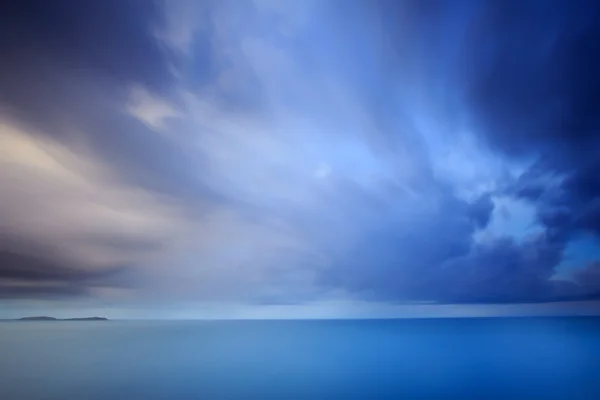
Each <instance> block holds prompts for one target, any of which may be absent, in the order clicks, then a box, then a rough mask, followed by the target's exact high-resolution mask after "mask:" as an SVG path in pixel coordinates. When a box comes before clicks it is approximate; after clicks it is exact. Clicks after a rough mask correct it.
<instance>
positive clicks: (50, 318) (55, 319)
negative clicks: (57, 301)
mask: <svg viewBox="0 0 600 400" xmlns="http://www.w3.org/2000/svg"><path fill="white" fill-rule="evenodd" d="M18 321H108V318H103V317H86V318H54V317H45V316H40V317H23V318H19V319H18Z"/></svg>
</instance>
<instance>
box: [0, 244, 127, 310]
mask: <svg viewBox="0 0 600 400" xmlns="http://www.w3.org/2000/svg"><path fill="white" fill-rule="evenodd" d="M45 256H46V258H41V257H39V256H32V255H28V254H19V253H17V252H15V251H10V250H2V251H0V297H2V298H11V297H17V298H18V297H27V298H46V297H69V296H83V295H86V294H87V293H88V291H89V289H90V288H92V287H97V286H109V287H110V286H113V285H115V284H116V281H115V280H113V278H114V277H115V276H116V275H118V274H121V273H123V271H124V270H125V268H123V267H110V268H106V267H105V268H101V269H90V268H81V266H79V265H68V263H66V262H63V264H62V265H61V264H59V261H57V259H55V258H53V257H48V252H46V254H45ZM120 285H122V283H119V284H118V286H120Z"/></svg>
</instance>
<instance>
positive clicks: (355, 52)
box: [0, 0, 600, 307]
mask: <svg viewBox="0 0 600 400" xmlns="http://www.w3.org/2000/svg"><path fill="white" fill-rule="evenodd" d="M342 3H343V4H342ZM599 22H600V7H599V6H597V5H596V4H594V3H593V2H588V1H574V2H571V3H569V4H566V3H564V4H563V3H559V2H553V3H549V4H546V3H543V2H542V3H540V2H535V1H526V2H521V3H519V4H516V3H514V2H495V1H457V2H454V1H452V2H450V1H441V0H439V1H437V0H431V1H424V2H423V1H420V2H417V1H398V2H392V1H378V2H366V1H365V2H363V1H350V2H339V1H335V0H334V1H325V2H318V1H303V2H298V3H293V4H292V3H291V2H277V1H264V0H254V1H244V2H237V1H223V2H212V1H205V2H200V1H198V2H194V1H184V0H177V1H175V0H174V1H165V2H152V1H133V0H127V1H116V0H115V1H103V2H92V3H89V4H88V3H86V2H80V1H70V0H58V1H54V2H45V1H41V0H40V1H36V0H29V1H21V2H10V4H9V3H7V4H5V5H3V6H1V8H0V53H1V54H2V68H1V69H0V185H1V186H2V194H1V196H0V244H1V248H0V250H1V251H2V253H1V255H0V297H2V298H3V299H4V300H11V299H12V300H23V301H25V300H27V299H31V300H34V299H58V298H61V299H63V298H69V299H70V300H69V301H75V302H76V301H78V300H81V301H99V302H110V303H111V304H112V305H113V306H115V304H118V303H119V301H122V302H123V303H122V305H123V307H125V306H126V305H132V304H134V305H136V307H143V306H144V304H146V305H147V306H148V307H151V306H150V304H155V302H163V303H164V304H171V305H174V304H179V303H180V302H185V304H188V305H189V304H192V306H191V307H198V305H200V304H208V303H210V302H227V303H233V304H248V305H285V304H296V305H297V304H312V303H314V302H320V301H341V300H344V301H350V302H352V301H366V302H371V303H376V304H409V303H411V302H428V303H430V304H465V303H477V304H512V303H514V304H521V303H536V302H553V301H570V300H594V299H596V298H598V297H600V280H599V279H598V276H599V275H598V273H597V269H598V267H597V262H598V260H597V259H598V258H600V255H598V254H597V252H596V249H595V244H596V240H597V236H598V235H599V234H600V203H599V201H600V200H599V199H600V180H599V178H598V177H597V172H598V167H599V164H598V161H597V159H598V157H597V155H598V153H599V152H600V145H599V140H598V138H599V137H600V136H599V135H598V130H599V129H598V128H600V120H599V119H598V117H597V114H598V112H597V111H598V104H600V103H598V101H599V100H600V98H599V97H598V93H600V90H599V89H600V75H599V74H598V73H597V72H596V71H598V70H600V58H599V56H598V55H597V54H599V52H598V50H600V30H599V28H598V26H600V23H599ZM584 242H585V243H593V244H594V245H593V246H587V247H585V249H584V250H576V251H575V253H577V254H576V257H574V258H573V257H571V256H567V255H570V254H572V253H573V250H572V249H574V248H575V249H578V248H580V247H582V246H583V245H582V243H584ZM569 257H571V258H569ZM572 260H584V261H572ZM115 293H119V296H120V297H114V296H115ZM12 300H11V301H12ZM115 307H118V305H116V306H115Z"/></svg>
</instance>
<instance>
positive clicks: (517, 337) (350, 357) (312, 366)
mask: <svg viewBox="0 0 600 400" xmlns="http://www.w3.org/2000/svg"><path fill="white" fill-rule="evenodd" d="M0 353H1V355H2V356H1V357H0V398H1V399H23V400H33V399H82V400H83V399H98V400H100V399H151V400H154V399H186V400H187V399H203V400H205V399H206V400H211V399H379V398H382V399H396V398H405V399H413V398H416V399H418V398H423V399H441V398H445V399H448V398H453V399H454V398H460V399H531V398H544V399H597V398H599V397H600V369H599V367H600V319H598V318H502V319H487V318H480V319H413V320H312V321H311V320H296V321H293V320H289V321H136V322H134V321H108V322H17V321H5V322H2V323H0Z"/></svg>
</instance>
